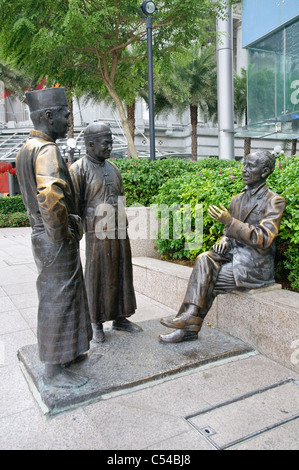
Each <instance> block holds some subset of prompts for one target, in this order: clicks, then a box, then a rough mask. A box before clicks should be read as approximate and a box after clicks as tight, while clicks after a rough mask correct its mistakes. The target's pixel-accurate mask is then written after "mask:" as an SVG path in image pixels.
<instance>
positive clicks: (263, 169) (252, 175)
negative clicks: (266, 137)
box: [242, 150, 275, 188]
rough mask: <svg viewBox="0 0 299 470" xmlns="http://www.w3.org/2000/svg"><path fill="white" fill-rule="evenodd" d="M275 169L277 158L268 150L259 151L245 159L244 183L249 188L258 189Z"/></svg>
mask: <svg viewBox="0 0 299 470" xmlns="http://www.w3.org/2000/svg"><path fill="white" fill-rule="evenodd" d="M274 168H275V156H274V155H273V154H272V153H271V152H268V151H267V150H257V151H256V152H252V153H250V154H249V155H247V156H246V157H245V159H244V167H243V171H242V173H243V183H244V184H246V185H247V186H248V187H249V188H254V187H258V186H259V185H260V184H262V183H263V182H264V181H265V180H266V179H267V178H268V176H269V175H270V174H271V173H273V171H274Z"/></svg>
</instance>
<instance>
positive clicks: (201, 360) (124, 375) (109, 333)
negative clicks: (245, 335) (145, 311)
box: [18, 320, 253, 414]
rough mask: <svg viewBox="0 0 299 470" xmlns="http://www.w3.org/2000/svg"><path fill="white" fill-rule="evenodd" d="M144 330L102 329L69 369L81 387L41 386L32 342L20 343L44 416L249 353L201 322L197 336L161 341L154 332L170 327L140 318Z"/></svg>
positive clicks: (39, 365) (246, 347) (39, 366)
mask: <svg viewBox="0 0 299 470" xmlns="http://www.w3.org/2000/svg"><path fill="white" fill-rule="evenodd" d="M140 325H141V326H142V328H143V332H140V333H125V332H122V331H116V330H112V329H111V328H108V329H106V330H105V334H106V341H105V342H104V343H100V344H96V343H94V342H92V343H91V348H90V350H89V352H88V355H87V358H86V359H85V360H84V361H82V362H80V363H77V364H73V365H72V366H71V367H70V369H71V370H72V371H73V372H76V373H78V374H79V375H83V376H85V377H87V378H88V379H89V380H88V383H87V384H86V385H84V386H83V387H80V388H75V389H62V388H55V387H49V386H46V385H45V384H44V382H43V378H42V377H43V370H44V366H43V364H42V363H41V362H40V361H39V358H38V348H37V345H36V344H34V345H29V346H24V347H22V348H21V349H19V351H18V358H19V361H20V362H21V363H22V366H23V369H25V371H26V374H27V376H28V375H29V378H30V380H31V381H32V382H33V384H34V386H35V387H36V390H37V392H38V394H39V398H40V399H41V400H42V402H43V403H44V404H45V405H46V407H47V409H48V413H49V414H55V413H59V412H61V411H64V410H66V409H68V408H70V407H74V406H79V405H83V404H86V403H89V402H91V401H94V400H97V399H100V398H101V396H102V395H104V394H107V393H110V392H113V391H117V390H122V389H126V388H129V387H133V386H136V385H140V384H143V383H146V382H149V381H152V380H155V379H159V378H163V377H166V376H169V375H171V374H176V373H179V372H182V371H186V370H188V369H191V368H195V367H199V366H201V365H204V364H207V363H210V362H214V361H218V360H220V359H224V358H228V357H232V356H237V355H242V354H246V353H249V352H251V351H253V348H252V346H250V345H248V344H246V343H244V342H243V341H241V340H239V339H237V338H234V337H232V336H230V335H228V334H226V333H223V332H221V331H219V330H217V329H214V328H210V327H208V326H203V328H202V330H201V332H200V334H199V338H198V340H195V341H190V342H182V343H176V344H164V343H161V342H160V341H159V340H158V336H159V334H165V333H169V332H171V331H172V330H169V329H168V328H165V327H164V326H162V325H161V324H160V323H159V321H157V320H150V321H145V322H141V323H140Z"/></svg>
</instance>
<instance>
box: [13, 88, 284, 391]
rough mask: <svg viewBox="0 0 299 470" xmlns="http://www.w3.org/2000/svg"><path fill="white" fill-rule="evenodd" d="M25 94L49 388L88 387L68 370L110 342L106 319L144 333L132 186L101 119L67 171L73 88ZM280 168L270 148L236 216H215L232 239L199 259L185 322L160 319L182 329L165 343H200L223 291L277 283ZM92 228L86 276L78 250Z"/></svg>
mask: <svg viewBox="0 0 299 470" xmlns="http://www.w3.org/2000/svg"><path fill="white" fill-rule="evenodd" d="M26 97H27V101H28V105H29V108H30V116H31V119H32V122H33V124H34V130H33V131H31V132H30V137H29V139H28V140H26V142H25V143H24V144H23V146H22V148H21V150H20V151H19V153H18V155H17V161H16V167H17V175H18V181H19V185H20V189H21V193H22V196H23V201H24V204H25V206H26V209H27V211H28V214H29V220H30V225H31V227H32V251H33V255H34V259H35V262H36V265H37V269H38V278H37V292H38V300H39V307H38V329H37V331H38V350H39V357H40V360H41V362H43V363H44V364H45V372H44V382H45V383H46V384H47V385H50V386H54V387H62V388H71V387H80V386H82V385H84V384H85V383H86V382H87V378H85V377H81V376H78V375H76V374H74V373H73V372H72V371H71V370H70V369H69V368H68V366H69V365H70V364H72V363H73V362H74V361H78V360H81V359H83V358H84V357H86V353H87V351H88V350H89V348H90V341H91V339H92V338H93V339H94V341H95V342H98V343H100V342H102V341H104V339H105V334H104V329H103V323H104V322H106V321H112V327H113V328H114V329H120V330H123V331H127V332H133V333H136V332H137V333H138V332H141V331H142V328H141V327H140V326H138V325H136V324H135V323H133V322H131V321H130V320H128V318H129V317H131V316H132V315H133V314H134V312H135V309H136V299H135V292H134V287H133V274H132V261H131V248H130V241H129V239H128V236H127V230H126V217H125V216H124V214H123V213H122V214H121V213H120V205H119V203H118V201H119V197H123V196H124V189H123V182H122V177H121V174H120V172H119V170H118V168H117V167H116V166H115V165H114V164H113V163H111V162H109V161H108V158H109V157H110V154H111V150H112V134H111V130H110V128H109V127H108V126H105V125H103V124H99V123H93V124H90V125H89V126H88V127H87V128H86V129H85V134H84V137H85V146H86V155H85V156H84V157H83V158H81V159H79V160H78V161H77V162H75V163H74V164H73V165H72V166H71V167H70V168H69V169H68V168H67V166H66V163H65V162H64V160H63V158H62V156H61V155H60V152H59V149H58V146H57V145H56V143H55V142H56V140H57V139H61V138H63V137H65V135H66V132H67V129H68V125H69V123H68V116H69V110H68V103H67V98H66V93H65V89H64V88H51V89H45V90H38V91H33V92H28V93H26ZM274 166H275V157H274V156H273V155H272V154H271V153H270V152H267V151H258V152H255V153H252V154H250V155H248V156H247V157H246V158H245V160H244V169H243V182H244V184H245V189H244V191H243V192H242V193H241V194H239V195H237V196H235V197H234V198H233V199H232V201H231V204H230V208H229V210H227V209H226V208H225V207H224V206H222V205H221V208H218V207H216V206H211V207H210V209H209V215H210V217H212V218H213V219H214V220H217V221H218V222H221V223H222V224H224V235H223V237H222V238H221V239H220V241H219V243H218V244H216V245H214V246H213V247H212V249H211V251H208V252H206V253H202V254H200V255H199V256H198V257H197V259H196V262H195V265H194V268H193V271H192V274H191V277H190V280H189V284H188V288H187V291H186V295H185V298H184V301H183V303H182V306H181V308H180V310H179V312H178V314H177V316H176V317H175V318H171V319H167V318H165V319H162V320H161V323H162V324H163V325H165V326H167V327H169V328H171V329H173V331H172V332H170V333H169V334H166V335H160V337H159V339H160V341H161V342H162V343H178V342H181V341H190V340H194V339H197V337H198V332H199V331H200V329H201V326H202V323H203V320H204V318H205V316H206V315H207V313H208V311H209V309H210V307H211V305H212V303H213V300H214V299H215V297H216V296H217V295H218V294H219V293H226V292H229V291H231V290H233V289H244V288H256V287H261V286H265V285H269V284H271V283H273V282H274V252H275V242H274V240H275V238H276V236H277V234H278V230H279V225H280V221H281V218H282V215H283V211H284V208H285V201H284V199H283V198H282V197H281V196H278V195H277V194H275V193H273V192H272V191H270V190H269V189H268V187H267V185H266V179H267V177H268V176H269V175H270V174H271V173H272V172H273V171H274ZM104 209H105V210H104ZM122 211H124V207H122ZM83 232H84V233H85V240H86V266H85V274H84V275H83V269H82V266H81V261H80V254H79V242H80V239H81V238H82V236H83Z"/></svg>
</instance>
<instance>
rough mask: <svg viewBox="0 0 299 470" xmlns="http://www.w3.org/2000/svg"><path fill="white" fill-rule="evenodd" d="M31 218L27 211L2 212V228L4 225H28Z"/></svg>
mask: <svg viewBox="0 0 299 470" xmlns="http://www.w3.org/2000/svg"><path fill="white" fill-rule="evenodd" d="M28 226H29V219H28V215H27V212H14V213H11V214H0V228H3V227H28Z"/></svg>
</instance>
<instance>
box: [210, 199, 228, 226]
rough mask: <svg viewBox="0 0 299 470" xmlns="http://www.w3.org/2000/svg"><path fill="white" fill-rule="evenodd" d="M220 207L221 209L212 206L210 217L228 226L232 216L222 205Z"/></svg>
mask: <svg viewBox="0 0 299 470" xmlns="http://www.w3.org/2000/svg"><path fill="white" fill-rule="evenodd" d="M220 206H221V209H220V208H219V207H217V206H210V207H209V209H208V212H209V216H210V217H212V219H214V220H216V221H217V222H220V223H222V224H224V225H228V224H230V223H231V221H232V216H231V215H230V213H229V212H228V210H227V209H226V208H225V207H224V206H223V205H222V204H220Z"/></svg>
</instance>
